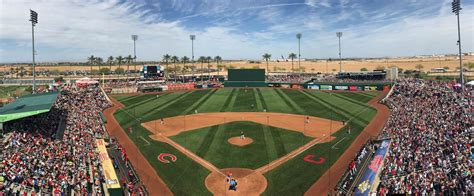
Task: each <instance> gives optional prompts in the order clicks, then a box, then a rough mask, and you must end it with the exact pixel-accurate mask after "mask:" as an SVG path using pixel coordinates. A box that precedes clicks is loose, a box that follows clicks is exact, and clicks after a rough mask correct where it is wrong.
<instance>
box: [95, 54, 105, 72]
mask: <svg viewBox="0 0 474 196" xmlns="http://www.w3.org/2000/svg"><path fill="white" fill-rule="evenodd" d="M95 63H97V65H99V71H100V66H101V65H102V63H104V59H102V58H101V57H97V58H95Z"/></svg>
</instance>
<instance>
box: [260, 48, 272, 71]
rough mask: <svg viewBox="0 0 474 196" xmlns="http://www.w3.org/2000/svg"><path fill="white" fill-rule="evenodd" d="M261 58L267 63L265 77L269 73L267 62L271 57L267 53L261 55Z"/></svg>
mask: <svg viewBox="0 0 474 196" xmlns="http://www.w3.org/2000/svg"><path fill="white" fill-rule="evenodd" d="M262 57H263V59H264V60H265V61H266V62H267V75H268V74H269V73H270V72H269V71H270V70H269V69H268V61H269V60H270V58H271V57H272V55H271V54H268V53H265V54H263V56H262Z"/></svg>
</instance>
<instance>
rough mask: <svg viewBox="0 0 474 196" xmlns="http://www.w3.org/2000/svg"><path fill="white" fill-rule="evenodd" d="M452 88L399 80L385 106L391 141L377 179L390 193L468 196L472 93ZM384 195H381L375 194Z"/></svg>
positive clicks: (473, 167) (386, 132) (473, 188)
mask: <svg viewBox="0 0 474 196" xmlns="http://www.w3.org/2000/svg"><path fill="white" fill-rule="evenodd" d="M452 86H453V85H452V83H446V82H436V81H424V80H419V79H403V80H400V81H399V82H398V84H397V85H396V87H395V90H394V92H393V94H392V96H390V98H389V99H388V102H387V104H388V105H389V107H390V108H391V110H392V114H391V118H390V119H389V121H388V122H387V125H386V126H385V128H384V129H383V134H384V135H387V136H389V137H391V138H392V142H391V147H390V150H389V153H388V156H387V157H386V159H385V164H384V168H383V171H382V174H381V186H380V187H381V188H383V189H384V190H383V191H386V192H387V193H389V194H394V193H397V194H398V193H399V194H427V195H470V194H472V193H473V191H474V184H473V182H472V177H473V176H472V171H473V170H474V164H473V161H472V154H473V148H472V143H473V142H474V140H473V139H472V133H473V126H472V116H471V115H470V114H469V112H470V111H472V108H473V101H472V100H473V99H472V98H473V94H472V89H468V90H467V91H464V92H455V91H453V89H452ZM379 191H382V190H379Z"/></svg>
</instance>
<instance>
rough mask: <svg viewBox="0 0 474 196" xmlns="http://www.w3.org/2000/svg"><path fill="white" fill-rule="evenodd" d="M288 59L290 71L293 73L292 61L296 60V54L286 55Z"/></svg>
mask: <svg viewBox="0 0 474 196" xmlns="http://www.w3.org/2000/svg"><path fill="white" fill-rule="evenodd" d="M288 58H289V59H291V71H292V72H293V71H294V67H293V60H294V59H296V54H295V53H290V54H289V55H288Z"/></svg>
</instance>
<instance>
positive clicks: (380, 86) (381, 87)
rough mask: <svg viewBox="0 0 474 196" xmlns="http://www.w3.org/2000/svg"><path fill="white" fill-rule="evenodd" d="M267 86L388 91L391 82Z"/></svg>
mask: <svg viewBox="0 0 474 196" xmlns="http://www.w3.org/2000/svg"><path fill="white" fill-rule="evenodd" d="M268 87H277V88H293V89H313V90H340V91H390V89H391V87H392V84H391V83H372V84H370V83H359V84H351V83H336V84H334V83H312V84H292V83H268Z"/></svg>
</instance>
